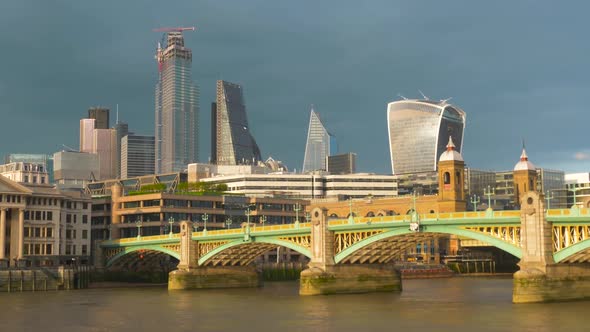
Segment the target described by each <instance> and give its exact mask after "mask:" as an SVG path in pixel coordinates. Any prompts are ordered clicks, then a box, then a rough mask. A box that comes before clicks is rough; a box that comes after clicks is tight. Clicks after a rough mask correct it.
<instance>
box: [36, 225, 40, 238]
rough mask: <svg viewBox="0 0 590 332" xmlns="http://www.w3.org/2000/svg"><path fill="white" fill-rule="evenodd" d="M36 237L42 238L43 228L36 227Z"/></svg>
mask: <svg viewBox="0 0 590 332" xmlns="http://www.w3.org/2000/svg"><path fill="white" fill-rule="evenodd" d="M35 237H41V227H35Z"/></svg>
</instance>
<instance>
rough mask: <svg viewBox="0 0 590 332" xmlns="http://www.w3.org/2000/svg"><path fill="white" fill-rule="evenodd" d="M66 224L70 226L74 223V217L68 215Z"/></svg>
mask: <svg viewBox="0 0 590 332" xmlns="http://www.w3.org/2000/svg"><path fill="white" fill-rule="evenodd" d="M66 223H68V224H71V223H72V216H71V215H70V214H66Z"/></svg>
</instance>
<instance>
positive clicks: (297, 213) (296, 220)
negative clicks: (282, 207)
mask: <svg viewBox="0 0 590 332" xmlns="http://www.w3.org/2000/svg"><path fill="white" fill-rule="evenodd" d="M293 210H294V211H295V227H299V211H301V204H299V203H297V204H295V207H294V208H293Z"/></svg>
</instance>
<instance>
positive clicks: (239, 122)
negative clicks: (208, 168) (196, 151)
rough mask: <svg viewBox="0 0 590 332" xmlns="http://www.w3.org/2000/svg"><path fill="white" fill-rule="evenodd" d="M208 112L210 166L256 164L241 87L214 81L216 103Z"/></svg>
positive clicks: (257, 160)
mask: <svg viewBox="0 0 590 332" xmlns="http://www.w3.org/2000/svg"><path fill="white" fill-rule="evenodd" d="M214 104H215V109H213V107H212V108H211V111H212V112H211V124H212V127H211V131H212V133H211V138H212V141H211V163H213V164H219V165H240V164H256V163H258V162H259V161H261V159H262V158H261V157H260V149H259V148H258V144H256V140H255V139H254V137H253V136H252V133H251V132H250V126H249V125H248V117H247V114H246V104H245V102H244V93H243V89H242V86H241V85H239V84H234V83H231V82H227V81H222V80H219V81H217V100H216V102H215V103H214Z"/></svg>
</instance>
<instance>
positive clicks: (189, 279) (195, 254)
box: [168, 221, 262, 290]
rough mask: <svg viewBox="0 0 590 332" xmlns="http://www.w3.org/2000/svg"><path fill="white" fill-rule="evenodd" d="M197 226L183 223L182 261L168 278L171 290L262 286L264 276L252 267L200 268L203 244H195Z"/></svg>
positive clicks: (181, 226)
mask: <svg viewBox="0 0 590 332" xmlns="http://www.w3.org/2000/svg"><path fill="white" fill-rule="evenodd" d="M192 229H193V223H192V222H190V221H183V222H181V223H180V262H179V263H178V270H174V271H172V272H170V274H169V275H168V289H169V290H181V289H206V288H241V287H242V288H243V287H258V286H261V280H262V279H261V277H260V275H259V273H257V271H256V270H255V268H254V267H250V266H199V264H198V262H199V258H200V255H199V254H200V253H199V243H198V241H193V240H192V238H191V236H192Z"/></svg>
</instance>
